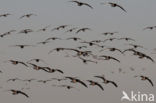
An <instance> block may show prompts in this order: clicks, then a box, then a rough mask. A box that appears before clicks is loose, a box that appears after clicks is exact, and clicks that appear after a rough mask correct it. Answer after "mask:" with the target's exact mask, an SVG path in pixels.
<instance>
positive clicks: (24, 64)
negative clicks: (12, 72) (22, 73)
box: [19, 62, 28, 67]
mask: <svg viewBox="0 0 156 103" xmlns="http://www.w3.org/2000/svg"><path fill="white" fill-rule="evenodd" d="M19 63H20V64H22V65H24V66H26V67H28V65H27V64H25V63H23V62H19Z"/></svg>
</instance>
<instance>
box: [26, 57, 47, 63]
mask: <svg viewBox="0 0 156 103" xmlns="http://www.w3.org/2000/svg"><path fill="white" fill-rule="evenodd" d="M33 61H35V62H37V63H39V62H43V63H45V64H47V63H46V62H45V61H44V60H43V59H38V58H37V59H31V60H29V61H27V63H30V62H33Z"/></svg>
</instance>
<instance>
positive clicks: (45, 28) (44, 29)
mask: <svg viewBox="0 0 156 103" xmlns="http://www.w3.org/2000/svg"><path fill="white" fill-rule="evenodd" d="M50 26H51V25H48V26H46V27H44V28H41V29H39V30H37V31H46V30H47V29H48V28H49V27H50Z"/></svg>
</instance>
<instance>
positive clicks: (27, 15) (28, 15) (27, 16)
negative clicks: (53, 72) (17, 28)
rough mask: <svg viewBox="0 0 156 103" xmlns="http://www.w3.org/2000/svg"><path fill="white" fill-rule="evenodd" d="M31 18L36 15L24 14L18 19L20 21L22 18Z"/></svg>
mask: <svg viewBox="0 0 156 103" xmlns="http://www.w3.org/2000/svg"><path fill="white" fill-rule="evenodd" d="M31 16H37V15H36V14H33V13H30V14H25V15H22V16H21V17H20V19H22V18H24V17H26V18H30V17H31Z"/></svg>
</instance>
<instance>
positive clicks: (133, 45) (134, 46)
mask: <svg viewBox="0 0 156 103" xmlns="http://www.w3.org/2000/svg"><path fill="white" fill-rule="evenodd" d="M128 45H130V46H132V47H133V48H134V49H136V48H144V47H143V46H141V45H137V44H128Z"/></svg>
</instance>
